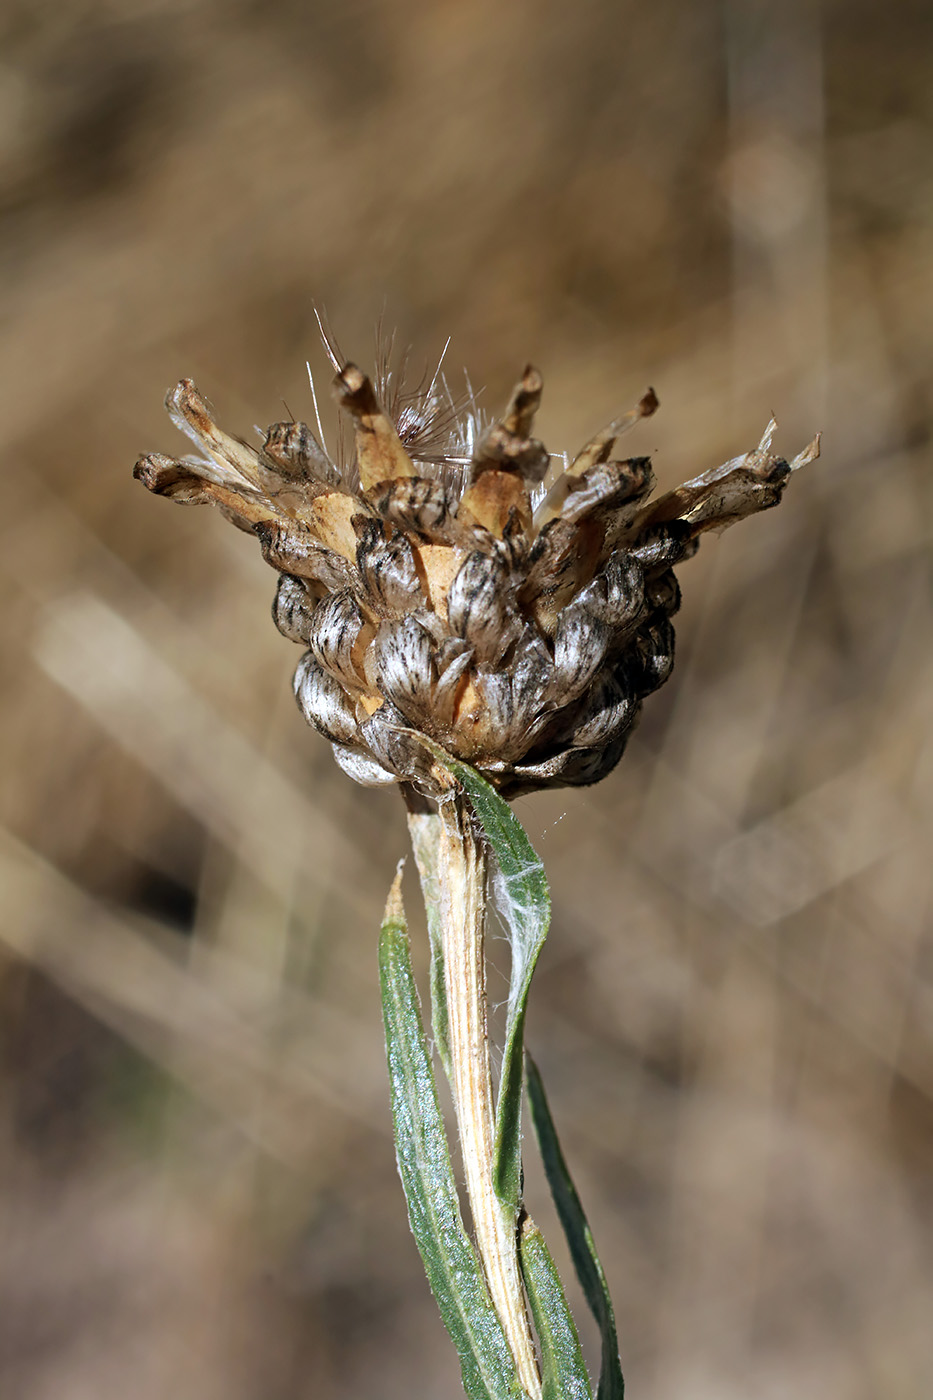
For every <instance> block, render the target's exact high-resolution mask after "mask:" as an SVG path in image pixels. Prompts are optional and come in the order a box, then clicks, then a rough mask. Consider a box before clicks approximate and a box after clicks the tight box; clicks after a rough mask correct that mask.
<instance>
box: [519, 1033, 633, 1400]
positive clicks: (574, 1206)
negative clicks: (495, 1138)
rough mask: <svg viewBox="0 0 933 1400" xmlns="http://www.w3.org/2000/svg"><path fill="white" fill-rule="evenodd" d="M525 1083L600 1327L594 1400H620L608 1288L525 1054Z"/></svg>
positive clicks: (575, 1260) (551, 1182) (558, 1203)
mask: <svg viewBox="0 0 933 1400" xmlns="http://www.w3.org/2000/svg"><path fill="white" fill-rule="evenodd" d="M525 1080H526V1083H527V1085H528V1102H529V1104H530V1106H531V1119H532V1122H533V1123H534V1126H535V1132H536V1134H537V1137H538V1143H539V1145H540V1147H541V1156H542V1159H543V1161H544V1169H545V1171H546V1172H547V1179H548V1184H549V1186H550V1188H551V1195H552V1196H553V1197H554V1204H555V1206H556V1207H557V1214H558V1215H559V1216H560V1223H561V1225H562V1226H563V1227H564V1234H565V1235H566V1236H567V1244H568V1245H569V1246H570V1255H571V1258H572V1259H573V1266H574V1268H575V1269H576V1271H577V1278H578V1279H579V1280H580V1285H581V1287H582V1289H583V1292H584V1294H585V1296H586V1301H587V1303H588V1304H589V1306H590V1311H591V1312H592V1314H593V1316H594V1317H595V1319H596V1322H597V1324H598V1326H599V1332H600V1337H601V1338H602V1364H601V1366H600V1373H599V1389H598V1390H597V1392H596V1396H597V1400H623V1396H624V1394H625V1383H624V1381H623V1379H622V1366H621V1363H620V1361H619V1342H618V1337H617V1334H616V1320H615V1314H614V1313H613V1311H612V1301H611V1299H610V1297H609V1287H608V1285H607V1283H606V1275H605V1274H604V1273H603V1266H602V1264H600V1262H599V1256H598V1255H597V1253H596V1246H595V1244H594V1243H593V1236H592V1233H591V1231H590V1227H589V1224H588V1223H587V1219H586V1216H585V1214H584V1213H583V1206H582V1205H581V1204H580V1197H579V1196H578V1195H577V1189H576V1187H575V1186H574V1184H573V1182H572V1180H571V1179H570V1172H569V1171H568V1170H567V1163H566V1161H565V1160H564V1154H563V1152H562V1151H561V1147H560V1143H559V1142H558V1140H557V1132H556V1130H555V1127H554V1120H553V1118H552V1117H551V1111H550V1109H549V1108H548V1102H547V1098H546V1096H545V1093H544V1085H543V1084H542V1082H541V1075H540V1074H539V1073H538V1068H537V1066H536V1064H535V1062H534V1060H533V1059H532V1058H531V1056H530V1055H529V1054H527V1052H526V1054H525Z"/></svg>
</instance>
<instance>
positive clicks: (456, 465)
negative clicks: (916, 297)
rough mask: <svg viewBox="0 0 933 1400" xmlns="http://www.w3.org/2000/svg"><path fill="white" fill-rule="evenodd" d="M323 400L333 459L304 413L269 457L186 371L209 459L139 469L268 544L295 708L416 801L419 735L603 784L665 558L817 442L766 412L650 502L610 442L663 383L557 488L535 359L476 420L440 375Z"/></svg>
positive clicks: (520, 780)
mask: <svg viewBox="0 0 933 1400" xmlns="http://www.w3.org/2000/svg"><path fill="white" fill-rule="evenodd" d="M385 388H386V386H383V389H385ZM334 394H335V397H336V399H337V401H338V403H339V405H340V407H341V409H342V410H343V411H344V412H345V413H346V414H347V415H348V416H349V418H350V419H351V420H352V422H353V425H354V429H355V451H354V454H353V456H352V458H351V460H350V461H349V462H347V463H344V464H336V463H334V462H333V461H332V460H331V458H330V457H329V455H328V453H327V452H326V451H325V448H324V446H323V444H322V443H321V442H319V441H318V440H317V438H316V437H315V436H314V434H313V433H312V432H311V430H310V428H309V427H308V426H307V425H306V424H304V423H276V424H273V426H272V427H270V428H269V430H268V432H267V433H266V435H265V438H264V441H263V444H262V446H261V447H260V448H253V447H250V446H248V445H247V444H246V443H244V442H242V441H241V440H240V439H238V438H233V437H230V436H228V435H227V434H226V433H224V432H222V431H221V429H219V428H218V427H217V425H216V424H215V422H214V420H213V417H212V415H211V412H210V410H209V408H208V405H207V404H206V402H205V401H204V399H203V398H202V397H201V395H200V394H199V393H198V391H197V389H196V388H195V386H194V385H193V384H192V383H191V381H190V380H182V381H181V383H180V384H178V385H177V386H176V388H175V389H173V390H172V391H171V392H170V393H169V395H168V399H167V407H168V409H169V412H170V414H171V416H172V418H173V420H174V421H175V422H176V424H177V425H178V426H179V427H180V428H182V429H183V431H185V432H186V433H187V434H188V435H189V436H190V437H192V438H193V439H194V440H195V441H196V443H197V444H198V446H199V447H200V448H201V449H202V452H203V454H204V455H202V456H199V457H197V458H185V459H182V460H175V459H172V458H169V457H165V456H162V455H161V454H159V453H155V454H152V455H150V456H147V457H142V458H140V460H139V461H138V462H137V464H136V470H135V475H136V476H137V477H138V478H139V479H140V480H141V481H142V482H143V484H144V485H145V486H147V487H148V488H149V490H151V491H154V492H155V493H156V494H158V495H163V496H170V497H172V498H173V499H174V500H177V501H181V502H183V503H186V504H193V503H199V502H206V503H210V504H214V505H217V506H219V507H220V509H221V510H222V512H223V513H224V514H225V515H226V516H227V517H228V518H229V519H231V520H232V521H233V522H234V523H235V524H237V525H239V526H240V527H241V528H243V529H245V530H247V531H249V532H251V533H253V534H255V535H256V536H257V537H258V539H259V543H260V547H261V549H262V552H263V555H264V557H265V558H266V560H267V561H268V562H269V563H270V564H271V565H272V567H273V568H274V569H277V570H278V571H279V573H280V575H281V577H280V579H279V586H278V591H277V593H276V598H275V604H274V607H273V616H274V618H275V621H276V624H277V626H278V628H279V630H280V631H281V632H282V633H283V634H284V636H286V637H288V638H289V639H290V640H291V641H294V642H298V643H300V644H301V645H302V646H304V647H305V648H307V650H306V651H305V654H304V656H303V657H302V659H301V661H300V662H299V665H298V671H297V673H296V676H295V695H296V697H297V700H298V704H299V706H300V707H301V711H302V714H303V715H304V716H305V718H306V719H307V721H308V723H309V724H311V725H312V726H313V727H314V728H315V729H317V730H318V731H319V732H320V733H321V734H323V735H324V736H325V738H327V739H328V740H329V741H330V742H331V744H332V745H333V748H334V753H335V755H336V757H337V760H338V762H339V763H340V765H341V767H342V768H344V770H345V771H346V772H348V773H349V774H350V776H351V777H353V778H355V779H356V780H357V782H361V783H365V784H369V785H379V784H383V783H394V782H399V781H402V782H408V783H412V784H414V785H415V787H417V788H419V789H420V790H422V791H423V792H425V793H428V794H431V793H435V792H436V790H437V785H436V782H435V779H434V775H433V764H434V759H433V756H432V754H431V751H430V750H429V749H428V747H427V746H426V745H425V744H424V743H423V742H422V736H427V737H428V738H430V739H431V740H433V741H434V742H435V743H437V744H440V745H441V746H442V747H443V748H445V749H447V750H448V751H449V752H450V753H452V754H454V755H456V756H457V757H458V758H461V759H463V760H465V761H466V762H468V763H471V764H473V765H474V766H475V767H476V768H478V769H479V770H480V771H481V772H482V773H484V774H485V776H486V777H487V778H488V779H489V781H490V782H492V783H493V784H494V785H495V786H496V787H497V788H498V789H499V790H500V791H501V792H502V793H503V794H504V795H505V796H507V797H513V796H516V795H517V794H519V793H523V792H530V791H534V790H535V789H537V788H544V787H561V786H564V785H577V784H585V783H594V782H597V781H598V780H599V779H600V778H602V777H605V775H606V774H607V773H608V772H609V771H610V770H611V769H612V768H613V767H614V766H615V764H616V763H617V762H618V761H619V758H620V757H621V755H622V752H623V750H624V748H625V744H626V741H627V739H628V736H629V734H630V733H631V732H632V729H633V727H634V725H635V723H636V721H637V719H638V715H639V712H640V709H641V705H642V701H643V700H644V698H645V697H646V696H647V695H649V694H650V693H651V692H652V691H653V690H656V689H657V688H658V687H659V686H660V685H662V684H663V683H664V681H666V680H667V678H668V676H669V675H670V672H671V667H672V665H673V657H674V632H673V627H672V624H671V618H672V617H673V615H674V613H675V612H676V611H677V608H678V606H679V602H680V590H679V588H678V586H677V582H676V579H675V578H674V574H673V572H672V570H673V569H674V567H675V566H676V565H677V564H679V563H680V562H681V561H682V560H684V559H686V558H688V557H689V556H690V555H691V554H692V553H693V552H694V551H695V549H696V547H697V543H698V540H699V537H700V535H701V534H702V533H703V532H705V531H706V530H718V529H721V528H723V527H724V526H726V525H731V524H732V523H733V522H734V521H736V520H740V519H742V518H743V517H744V516H747V515H751V514H753V513H755V512H756V511H759V510H765V509H767V508H768V507H769V506H773V505H776V504H777V503H778V501H779V500H780V499H781V495H782V493H783V491H784V488H785V486H786V485H787V482H788V480H789V478H790V475H791V473H792V472H794V471H795V470H796V469H797V468H798V467H801V466H803V465H804V463H806V462H809V461H811V460H812V459H813V458H814V457H816V456H817V455H818V452H819V439H818V438H816V439H814V441H813V442H812V443H811V444H810V445H809V446H808V447H807V448H806V449H805V450H804V451H803V452H802V453H800V455H799V456H798V457H796V458H795V459H794V460H793V461H792V462H789V463H788V462H786V461H785V460H784V459H783V458H782V457H776V456H773V455H771V453H770V446H771V437H772V433H773V430H774V426H775V425H774V423H773V422H771V423H769V425H768V427H767V429H766V431H765V434H764V437H763V438H762V440H761V442H760V443H759V445H758V447H757V448H755V449H754V450H753V451H751V452H748V453H746V454H745V455H744V456H741V457H736V458H734V459H733V460H732V461H730V462H726V463H725V465H723V466H721V467H717V468H715V469H714V470H712V471H709V472H705V473H704V474H703V475H701V476H698V477H695V478H694V479H693V480H691V481H688V482H686V483H685V484H684V485H683V486H680V487H678V488H677V490H675V491H670V492H668V493H667V494H666V495H663V496H661V497H659V498H658V499H655V500H649V496H650V493H651V490H652V486H653V481H654V478H653V475H652V471H651V465H650V462H649V461H648V459H647V458H645V457H634V458H628V459H626V460H613V459H612V451H613V448H614V445H615V443H616V441H617V439H618V438H619V437H621V435H622V434H623V433H624V432H626V431H627V429H629V428H631V427H632V426H634V424H635V423H636V422H638V420H639V419H640V418H644V417H647V416H649V415H650V414H652V413H654V411H655V409H656V408H657V406H658V401H657V398H656V397H655V395H654V392H653V390H649V391H648V392H647V393H646V394H645V395H644V397H643V398H642V399H641V401H640V402H639V403H638V404H637V405H636V406H635V408H633V409H632V410H631V411H630V412H629V413H627V414H625V415H624V416H623V417H622V418H619V419H616V420H615V421H614V422H613V423H610V424H609V426H608V427H607V428H606V429H604V430H603V431H602V432H601V433H599V434H597V436H596V437H594V438H593V439H592V441H591V442H589V443H587V444H586V446H585V447H584V448H583V449H582V451H581V452H579V453H578V454H577V456H576V457H575V458H573V460H572V461H571V462H570V464H569V465H568V466H565V467H564V469H563V470H562V471H561V472H559V474H558V475H557V476H556V478H555V479H554V481H553V482H552V484H551V485H550V486H549V487H545V486H544V485H543V484H542V483H543V482H544V481H545V479H546V477H547V475H548V471H549V467H550V463H551V460H552V459H551V458H550V457H549V455H548V452H547V450H546V449H545V447H544V446H543V445H542V444H541V443H540V442H538V441H537V440H536V439H534V438H533V437H531V435H530V434H531V431H532V426H533V421H534V415H535V411H536V410H537V407H538V404H539V402H540V398H541V376H540V374H539V373H538V372H537V370H535V369H533V368H532V367H531V366H529V367H528V368H527V369H526V370H525V372H524V375H523V376H522V379H521V381H520V383H519V384H518V385H517V386H516V388H515V391H514V393H513V395H512V399H511V401H510V403H509V406H508V408H507V410H506V412H505V414H504V415H503V417H502V419H501V421H499V422H497V423H493V424H491V425H489V426H487V427H486V428H485V429H484V430H480V427H479V425H478V423H477V421H476V416H475V413H474V411H473V408H472V404H471V405H470V406H469V408H468V409H466V410H464V409H462V408H458V406H457V405H456V404H455V403H453V401H452V400H451V399H450V396H449V393H447V390H446V385H444V383H443V381H442V380H440V378H439V376H437V375H436V376H435V378H434V380H433V381H432V384H431V387H430V389H429V390H428V391H427V392H426V393H425V394H423V395H421V396H413V397H411V396H410V397H408V398H404V397H401V396H399V395H398V394H396V395H395V400H396V408H397V411H392V412H390V411H389V410H388V409H387V408H386V407H384V406H383V404H382V403H381V402H380V397H382V398H386V397H387V395H386V394H385V393H382V394H377V392H376V389H375V388H374V386H373V384H372V383H371V381H370V380H369V379H368V378H367V377H366V375H364V374H363V373H362V371H360V370H359V369H357V367H356V366H355V365H352V364H346V365H344V366H343V368H342V369H341V370H340V373H339V374H338V375H337V378H336V380H335V382H334ZM399 404H401V405H402V407H401V408H400V409H399V408H398V405H399Z"/></svg>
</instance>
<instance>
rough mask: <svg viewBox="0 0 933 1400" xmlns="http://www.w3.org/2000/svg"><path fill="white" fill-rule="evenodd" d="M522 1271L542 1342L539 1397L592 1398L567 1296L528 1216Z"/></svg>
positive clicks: (523, 1233)
mask: <svg viewBox="0 0 933 1400" xmlns="http://www.w3.org/2000/svg"><path fill="white" fill-rule="evenodd" d="M520 1248H521V1261H522V1275H523V1277H524V1280H525V1291H526V1292H527V1294H528V1302H529V1303H530V1304H531V1315H532V1318H533V1319H534V1324H535V1329H536V1331H537V1333H538V1341H539V1342H540V1344H541V1400H593V1392H592V1391H591V1389H590V1382H589V1377H588V1376H587V1374H586V1366H585V1365H584V1362H583V1354H582V1352H581V1351H580V1338H579V1337H578V1336H577V1329H576V1327H575V1326H574V1321H573V1318H572V1317H571V1315H570V1309H569V1308H568V1307H567V1299H566V1298H565V1297H564V1290H563V1287H562V1285H561V1281H560V1278H559V1277H558V1274H557V1270H556V1269H555V1267H554V1260H553V1259H552V1258H551V1255H550V1252H549V1250H548V1247H547V1245H546V1244H545V1243H544V1236H543V1235H542V1234H541V1231H540V1230H539V1229H538V1227H537V1226H536V1225H534V1224H533V1223H532V1221H531V1220H529V1219H528V1218H527V1217H526V1218H525V1220H524V1221H523V1222H522V1230H521V1237H520Z"/></svg>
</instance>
